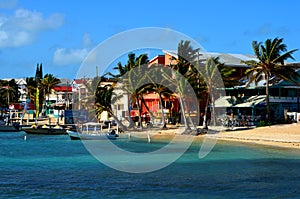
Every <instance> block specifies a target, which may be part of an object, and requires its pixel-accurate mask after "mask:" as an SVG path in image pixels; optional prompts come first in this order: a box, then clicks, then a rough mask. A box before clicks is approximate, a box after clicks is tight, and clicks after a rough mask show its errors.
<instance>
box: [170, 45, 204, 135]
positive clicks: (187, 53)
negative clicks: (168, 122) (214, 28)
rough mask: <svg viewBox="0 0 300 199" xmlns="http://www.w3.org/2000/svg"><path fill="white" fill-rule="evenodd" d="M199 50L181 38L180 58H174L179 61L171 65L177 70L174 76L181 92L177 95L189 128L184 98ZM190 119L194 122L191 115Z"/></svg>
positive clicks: (178, 53) (178, 51)
mask: <svg viewBox="0 0 300 199" xmlns="http://www.w3.org/2000/svg"><path fill="white" fill-rule="evenodd" d="M198 52H199V48H197V49H193V47H192V45H191V42H190V41H183V40H181V41H180V42H179V44H178V48H177V55H178V58H173V59H175V60H176V62H177V63H176V64H172V65H170V67H171V68H173V69H174V70H175V71H176V72H175V73H173V77H174V80H175V81H176V82H177V86H178V87H177V91H178V92H179V93H178V96H177V97H178V98H179V103H180V108H181V111H182V117H183V121H184V123H185V128H186V129H187V130H188V129H190V126H189V123H188V121H187V118H186V115H185V108H186V107H187V106H186V102H185V100H184V98H185V96H184V95H185V91H186V89H187V86H188V84H189V82H188V81H189V79H190V78H191V73H190V71H191V70H192V68H193V63H195V60H196V58H197V56H198V54H199V53H198ZM188 119H189V120H190V121H189V122H190V123H192V121H191V118H190V117H189V118H188Z"/></svg>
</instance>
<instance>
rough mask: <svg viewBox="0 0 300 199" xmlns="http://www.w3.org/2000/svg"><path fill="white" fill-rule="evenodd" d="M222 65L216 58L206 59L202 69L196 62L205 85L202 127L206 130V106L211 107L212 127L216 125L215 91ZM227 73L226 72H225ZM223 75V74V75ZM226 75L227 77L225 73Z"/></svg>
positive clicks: (218, 83)
mask: <svg viewBox="0 0 300 199" xmlns="http://www.w3.org/2000/svg"><path fill="white" fill-rule="evenodd" d="M223 65H224V64H221V63H220V62H219V58H218V57H208V58H206V61H205V65H204V66H203V67H202V66H200V63H199V60H198V65H197V67H198V71H199V72H200V75H201V77H202V78H203V79H204V81H205V83H206V87H207V89H206V95H207V99H206V106H205V113H204V118H205V119H204V123H203V127H204V128H207V119H208V118H207V113H208V106H209V105H212V106H211V107H212V111H211V119H212V121H213V125H216V118H215V106H214V102H215V96H214V94H215V92H214V91H215V89H216V87H218V86H219V85H220V82H219V81H218V80H219V79H220V78H219V77H221V75H220V73H219V68H221V67H222V66H223ZM226 72H227V71H226ZM223 75H224V73H223ZM226 75H228V74H227V73H226Z"/></svg>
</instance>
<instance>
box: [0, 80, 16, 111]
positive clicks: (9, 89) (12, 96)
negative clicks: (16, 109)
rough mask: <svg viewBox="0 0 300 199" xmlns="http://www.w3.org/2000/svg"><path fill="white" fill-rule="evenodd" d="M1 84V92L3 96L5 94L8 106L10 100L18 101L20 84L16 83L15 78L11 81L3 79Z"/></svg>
mask: <svg viewBox="0 0 300 199" xmlns="http://www.w3.org/2000/svg"><path fill="white" fill-rule="evenodd" d="M1 84H2V85H1V89H0V94H1V96H5V98H6V103H7V106H9V104H10V102H17V101H18V85H17V84H16V82H15V80H14V79H12V80H10V81H3V82H2V83H1ZM6 103H5V104H6Z"/></svg>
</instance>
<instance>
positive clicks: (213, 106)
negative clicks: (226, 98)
mask: <svg viewBox="0 0 300 199" xmlns="http://www.w3.org/2000/svg"><path fill="white" fill-rule="evenodd" d="M213 93H214V92H212V95H211V105H212V106H211V110H212V111H211V114H210V118H211V119H212V120H213V121H212V122H213V125H214V126H216V121H217V118H216V113H215V98H214V95H213Z"/></svg>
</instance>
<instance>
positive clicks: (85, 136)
mask: <svg viewBox="0 0 300 199" xmlns="http://www.w3.org/2000/svg"><path fill="white" fill-rule="evenodd" d="M67 133H68V134H69V136H70V138H71V140H105V139H110V140H115V139H117V137H119V136H118V134H116V133H115V131H114V130H111V131H109V132H108V133H105V132H95V133H80V132H77V131H70V130H67Z"/></svg>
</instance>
